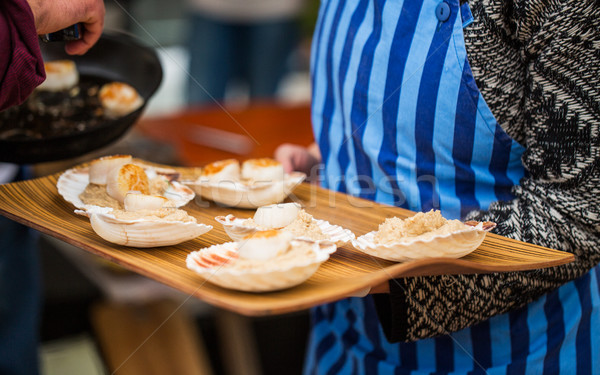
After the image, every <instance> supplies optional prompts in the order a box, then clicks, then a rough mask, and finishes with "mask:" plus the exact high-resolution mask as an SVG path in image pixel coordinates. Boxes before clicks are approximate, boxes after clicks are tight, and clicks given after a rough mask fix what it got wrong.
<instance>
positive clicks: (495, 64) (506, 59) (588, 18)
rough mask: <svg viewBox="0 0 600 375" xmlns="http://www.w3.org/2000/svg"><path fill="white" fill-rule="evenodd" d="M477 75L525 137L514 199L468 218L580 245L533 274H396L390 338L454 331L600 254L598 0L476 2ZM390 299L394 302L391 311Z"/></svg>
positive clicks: (530, 295) (386, 300) (493, 104)
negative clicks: (522, 172)
mask: <svg viewBox="0 0 600 375" xmlns="http://www.w3.org/2000/svg"><path fill="white" fill-rule="evenodd" d="M469 5H470V7H471V10H472V12H473V15H474V18H475V22H474V23H472V24H471V25H469V26H468V27H466V28H465V29H464V33H465V43H466V47H467V53H468V57H469V62H470V64H471V68H472V70H473V74H474V77H475V79H476V81H477V84H478V85H479V88H480V90H481V92H482V95H483V97H484V98H485V100H486V102H487V103H488V105H489V106H490V108H491V110H492V112H493V113H494V115H495V117H496V119H497V120H498V123H499V124H500V125H501V126H502V127H503V129H504V130H505V131H506V132H507V133H508V134H509V135H510V136H511V137H513V138H514V139H515V140H516V141H518V142H519V143H520V144H522V145H523V146H524V147H526V152H525V153H524V155H523V159H522V161H523V165H524V166H525V169H526V170H527V172H528V175H527V177H525V178H524V179H523V180H522V181H521V183H520V185H519V186H516V187H515V188H514V190H513V193H514V195H515V196H516V199H514V200H513V201H510V202H496V203H494V204H492V205H491V206H490V207H489V210H488V211H481V212H473V213H471V214H470V215H469V219H474V220H481V221H483V220H488V221H494V222H496V223H497V224H498V226H497V228H496V229H495V230H494V232H495V233H497V234H500V235H502V236H506V237H510V238H515V239H518V240H522V241H525V242H529V243H533V244H538V245H542V246H546V247H550V248H553V249H559V250H562V251H567V252H570V253H573V254H574V255H575V261H574V262H572V263H569V264H566V265H563V266H558V267H552V268H546V269H539V270H535V271H527V272H510V273H495V274H487V275H458V276H435V277H415V278H406V279H397V280H392V281H391V282H390V291H391V293H390V295H389V296H388V295H376V296H375V302H376V306H377V309H378V313H379V316H380V319H381V321H382V325H383V327H384V331H385V332H386V335H387V336H388V339H389V340H390V341H413V340H418V339H423V338H428V337H433V336H437V335H441V334H447V333H449V332H455V331H458V330H460V329H462V328H465V327H467V326H470V325H473V324H476V323H478V322H480V321H483V320H486V319H488V318H490V317H492V316H494V315H497V314H502V313H505V312H507V311H509V310H512V309H515V308H518V307H521V306H523V305H525V304H527V303H529V302H531V301H533V300H535V299H536V298H538V297H540V296H542V295H544V294H545V293H548V292H550V291H552V290H554V289H556V288H558V287H559V286H561V285H562V284H564V283H566V282H569V281H571V280H573V279H575V278H577V277H579V276H582V275H584V274H585V273H587V272H588V271H589V270H590V269H591V268H593V267H594V266H595V265H597V264H598V263H599V262H600V170H599V167H600V164H599V163H600V134H599V133H600V131H599V130H600V129H599V128H600V2H598V1H596V0H572V1H564V0H563V1H561V0H551V1H545V2H542V1H539V0H514V1H513V0H469ZM390 307H391V309H390Z"/></svg>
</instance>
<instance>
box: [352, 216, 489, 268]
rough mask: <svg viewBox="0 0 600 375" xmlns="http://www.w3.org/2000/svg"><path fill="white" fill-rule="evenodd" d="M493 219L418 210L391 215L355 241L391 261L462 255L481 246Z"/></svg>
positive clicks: (375, 254)
mask: <svg viewBox="0 0 600 375" xmlns="http://www.w3.org/2000/svg"><path fill="white" fill-rule="evenodd" d="M495 227H496V224H495V223H491V222H473V221H469V222H464V223H463V222H461V221H459V220H447V219H445V218H444V217H443V216H442V215H441V213H440V211H436V210H431V211H429V212H426V213H423V212H419V213H417V214H415V215H414V216H412V217H409V218H407V219H401V218H398V217H392V218H388V219H386V220H385V221H384V222H383V223H381V224H380V225H379V229H378V230H377V231H373V232H369V233H367V234H365V235H363V236H360V237H358V238H356V239H355V240H353V241H352V244H353V245H354V247H355V248H356V249H358V250H360V251H363V252H365V253H367V254H370V255H374V256H377V257H379V258H383V259H387V260H392V261H406V260H415V259H423V258H430V257H445V258H460V257H463V256H465V255H467V254H469V253H471V252H472V251H474V250H475V249H477V247H479V245H480V244H481V243H482V242H483V240H484V238H485V235H486V233H487V232H488V231H490V230H492V229H493V228H495Z"/></svg>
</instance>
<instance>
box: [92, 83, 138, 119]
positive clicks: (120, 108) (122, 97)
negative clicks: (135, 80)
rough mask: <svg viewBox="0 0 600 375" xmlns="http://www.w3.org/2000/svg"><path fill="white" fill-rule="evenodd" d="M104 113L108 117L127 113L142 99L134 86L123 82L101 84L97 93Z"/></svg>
mask: <svg viewBox="0 0 600 375" xmlns="http://www.w3.org/2000/svg"><path fill="white" fill-rule="evenodd" d="M98 97H99V98H100V103H101V104H102V108H104V114H105V116H106V117H108V118H118V117H123V116H125V115H128V114H129V113H131V112H133V111H135V110H137V109H138V108H140V107H141V106H142V105H143V104H144V99H143V98H142V97H141V96H140V94H138V92H137V91H136V89H135V88H133V87H132V86H130V85H128V84H127V83H124V82H111V83H107V84H105V85H103V86H102V87H101V88H100V92H99V93H98Z"/></svg>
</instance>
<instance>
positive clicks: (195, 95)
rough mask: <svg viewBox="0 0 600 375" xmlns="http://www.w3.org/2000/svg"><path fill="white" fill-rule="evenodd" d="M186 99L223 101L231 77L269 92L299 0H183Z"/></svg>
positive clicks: (287, 51)
mask: <svg viewBox="0 0 600 375" xmlns="http://www.w3.org/2000/svg"><path fill="white" fill-rule="evenodd" d="M188 3H189V6H190V31H189V33H188V50H189V52H190V62H189V74H190V79H189V80H188V103H189V104H192V105H207V104H213V103H214V102H215V101H216V102H223V101H224V100H225V97H226V93H227V89H228V88H231V84H232V83H236V82H241V83H244V84H246V85H247V87H248V96H249V98H250V100H261V99H262V100H264V99H269V98H273V97H274V96H275V95H276V93H277V89H278V87H279V84H280V82H281V80H282V78H283V77H284V75H285V73H286V72H287V67H288V65H289V64H288V62H289V61H288V60H289V59H290V56H291V55H292V52H293V51H294V48H295V47H296V45H297V44H298V40H299V37H300V35H299V33H300V32H299V25H298V17H299V14H300V13H301V11H302V10H303V1H302V0H286V1H280V0H254V1H248V0H228V1H222V0H188Z"/></svg>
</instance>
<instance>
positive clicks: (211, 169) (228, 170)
mask: <svg viewBox="0 0 600 375" xmlns="http://www.w3.org/2000/svg"><path fill="white" fill-rule="evenodd" d="M239 180H240V163H239V162H238V161H237V160H236V159H227V160H219V161H216V162H214V163H210V164H208V165H206V166H204V168H202V173H201V175H200V177H199V179H198V181H202V182H204V183H214V184H218V183H221V182H225V183H227V182H229V181H239Z"/></svg>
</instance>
